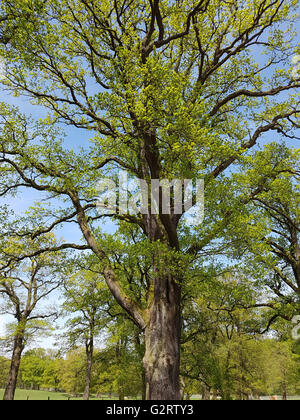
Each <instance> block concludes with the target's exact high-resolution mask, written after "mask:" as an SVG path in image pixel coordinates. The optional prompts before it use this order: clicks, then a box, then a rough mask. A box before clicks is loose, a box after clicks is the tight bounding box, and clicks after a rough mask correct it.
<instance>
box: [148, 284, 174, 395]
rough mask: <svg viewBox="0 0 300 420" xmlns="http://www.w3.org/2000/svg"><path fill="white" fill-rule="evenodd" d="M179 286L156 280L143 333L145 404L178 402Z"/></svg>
mask: <svg viewBox="0 0 300 420" xmlns="http://www.w3.org/2000/svg"><path fill="white" fill-rule="evenodd" d="M180 297H181V291H180V286H179V285H178V284H177V283H176V282H175V281H174V279H172V278H171V279H170V278H167V279H157V281H155V284H154V296H153V303H152V305H151V307H150V308H149V310H148V323H147V326H146V329H145V345H146V349H145V355H144V359H143V361H144V368H145V375H146V384H147V386H146V399H147V400H180V381H179V363H180V351H179V347H180Z"/></svg>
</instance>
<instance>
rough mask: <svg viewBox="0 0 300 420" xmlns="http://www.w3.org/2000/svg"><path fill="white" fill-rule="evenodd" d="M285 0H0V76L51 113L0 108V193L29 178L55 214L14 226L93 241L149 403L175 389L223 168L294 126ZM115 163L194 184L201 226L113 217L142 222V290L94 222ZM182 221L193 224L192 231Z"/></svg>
mask: <svg viewBox="0 0 300 420" xmlns="http://www.w3.org/2000/svg"><path fill="white" fill-rule="evenodd" d="M296 4H297V2H296V1H293V0H288V1H285V0H281V1H280V0H276V1H275V0H274V1H272V0H256V1H247V0H234V1H233V0H229V1H219V0H201V1H194V0H193V1H186V0H182V1H181V0H178V1H176V2H173V1H169V0H166V1H160V0H147V1H144V0H128V1H127V0H122V1H119V0H114V1H110V0H107V1H97V0H94V1H86V0H59V1H58V0H46V1H42V0H35V1H29V0H26V1H24V0H22V1H21V0H16V1H15V2H14V3H11V2H10V1H5V0H4V1H3V2H2V3H1V15H2V18H1V22H0V23H1V34H2V46H1V54H2V55H3V56H4V57H5V60H6V67H7V69H6V70H7V72H6V78H5V80H4V86H5V87H6V88H7V89H9V90H10V91H12V92H14V93H15V94H17V95H18V94H20V95H26V96H28V97H29V98H30V99H31V100H32V102H33V103H34V104H36V105H38V106H39V107H44V108H45V109H48V110H49V114H48V116H47V117H46V118H45V119H44V120H43V121H42V122H41V121H40V122H39V123H38V124H35V125H33V126H31V127H30V126H29V124H28V122H27V119H26V118H25V117H24V116H22V115H20V114H18V113H17V111H16V110H15V109H13V110H10V109H8V108H7V107H6V106H4V105H3V106H2V107H1V145H0V154H1V156H0V164H1V173H2V175H3V179H4V181H3V182H2V185H1V194H2V195H5V194H7V193H9V192H12V191H15V189H16V188H34V189H35V190H38V191H40V192H41V193H43V192H45V193H48V194H50V195H51V197H52V198H54V199H55V200H56V201H53V203H54V204H55V206H56V208H55V212H53V210H52V211H51V210H50V209H48V210H47V209H45V206H43V208H40V209H39V211H38V210H36V211H35V214H34V217H35V221H34V223H31V225H30V222H28V223H27V224H26V225H24V228H23V231H22V233H23V234H26V233H28V234H30V235H33V236H38V235H40V234H42V233H43V232H46V231H51V230H52V229H55V228H56V227H57V226H58V225H60V224H63V223H67V222H75V223H77V224H78V225H79V227H80V229H81V232H82V235H83V237H84V240H85V242H84V243H80V244H79V243H77V244H76V243H65V244H63V245H60V246H58V247H55V248H54V250H58V249H61V248H67V247H71V248H77V249H79V250H82V249H90V250H92V251H93V252H94V253H95V255H96V256H97V257H98V258H99V261H100V263H101V266H102V272H103V276H104V278H105V280H106V283H107V286H108V288H109V289H110V291H111V293H112V294H113V296H114V297H115V299H116V300H117V302H118V303H119V304H120V305H121V307H122V308H123V309H124V310H125V311H127V313H128V314H129V315H130V316H131V317H132V319H133V320H134V321H135V323H136V324H137V325H138V326H139V327H140V328H141V329H142V330H143V331H144V332H145V347H146V350H145V355H144V367H145V372H146V381H147V398H148V399H179V397H180V390H179V388H180V387H179V359H180V354H179V353H180V352H179V342H180V316H181V309H180V307H181V290H182V284H183V282H184V281H185V275H186V273H187V272H188V270H189V267H190V266H191V264H193V261H194V258H196V257H197V255H198V254H199V253H201V252H204V251H205V247H207V246H208V245H210V246H212V244H213V243H214V240H216V238H218V237H219V236H220V235H221V234H222V229H223V227H224V226H226V223H227V222H228V217H230V214H231V212H232V211H234V208H232V209H230V207H232V206H233V204H232V203H231V202H230V201H229V200H228V199H226V192H227V187H228V185H230V170H229V169H231V168H234V167H235V163H238V161H239V159H240V157H241V156H243V155H247V154H249V153H251V149H252V148H253V147H255V146H256V144H257V143H258V141H259V140H260V139H261V138H263V137H264V135H266V134H267V133H269V132H271V133H277V131H280V133H281V134H282V135H291V134H290V130H291V129H292V128H293V127H294V126H295V124H296V122H295V118H296V115H297V112H298V109H297V100H296V98H295V95H294V93H295V88H298V87H299V83H298V82H297V80H295V77H293V76H292V74H291V72H292V70H291V68H289V67H290V66H289V63H290V60H291V58H292V56H293V55H294V54H295V53H296V52H297V48H296V43H295V40H294V30H293V27H292V22H293V20H294V17H293V13H294V9H295V7H296ZM61 124H67V125H68V126H72V127H75V128H77V129H84V130H86V131H87V132H88V133H89V134H90V138H91V140H92V142H93V143H92V144H93V145H92V146H91V147H90V148H88V147H87V145H86V143H85V144H84V140H83V144H82V146H85V150H82V151H81V152H78V153H75V152H74V151H73V150H68V149H66V148H63V146H62V144H61V143H60V142H59V140H58V137H57V136H58V135H57V133H56V131H57V130H56V128H55V126H61ZM117 168H122V169H124V170H126V171H128V172H129V174H130V176H131V177H135V178H136V177H137V178H139V179H143V180H144V181H146V182H147V184H148V185H150V184H151V179H160V180H162V179H166V178H167V179H184V178H190V179H192V178H193V179H194V178H203V179H204V180H205V192H206V197H207V205H206V216H205V219H204V223H203V224H202V225H201V226H194V227H193V228H192V229H191V227H190V226H187V225H185V223H184V220H185V219H184V216H183V215H178V214H175V212H174V211H173V212H172V214H163V212H159V214H151V212H150V211H149V212H148V214H143V215H138V216H135V215H126V214H117V215H114V216H111V217H114V218H115V220H121V221H122V222H123V221H125V222H128V223H133V224H135V225H136V226H137V227H138V228H139V229H140V231H141V232H140V234H141V236H142V239H141V240H142V241H143V245H144V247H140V248H138V249H139V252H140V257H141V258H143V253H144V252H145V251H144V249H147V250H148V253H147V255H146V258H148V260H147V261H149V262H150V265H151V270H150V275H147V276H143V275H142V273H141V276H140V290H142V293H140V292H139V293H136V294H135V293H134V292H133V291H132V289H131V288H130V287H129V286H130V284H129V286H128V282H127V283H126V281H125V279H124V278H123V277H122V276H121V277H122V278H121V277H119V275H118V274H119V273H118V271H117V270H115V269H114V267H113V264H112V262H111V258H110V256H111V255H110V254H109V253H108V252H105V250H104V249H103V247H102V246H101V234H100V233H99V231H98V230H97V225H98V222H99V220H100V221H101V216H100V215H99V213H97V212H96V204H95V199H96V195H97V194H96V183H97V181H98V180H99V179H100V178H102V177H103V176H104V175H107V174H111V175H112V174H114V173H115V170H116V169H117ZM51 197H50V198H51ZM58 197H60V199H61V200H62V201H63V205H62V206H61V207H60V208H58V206H57V198H58ZM251 198H253V197H251ZM243 201H247V198H245V197H244V198H243ZM235 203H236V201H235ZM223 207H224V208H225V207H226V209H225V211H223ZM38 214H39V216H38ZM43 216H44V217H43ZM45 217H47V221H48V222H45ZM50 218H51V219H52V220H51V221H49V219H50ZM186 230H190V231H191V232H190V233H192V236H191V235H189V236H188V238H189V241H187V240H186V237H185V232H186ZM42 251H43V250H40V251H39V252H42ZM111 254H112V255H113V250H111ZM137 269H138V265H137ZM133 290H135V289H133Z"/></svg>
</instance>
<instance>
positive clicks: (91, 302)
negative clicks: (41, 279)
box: [63, 271, 111, 400]
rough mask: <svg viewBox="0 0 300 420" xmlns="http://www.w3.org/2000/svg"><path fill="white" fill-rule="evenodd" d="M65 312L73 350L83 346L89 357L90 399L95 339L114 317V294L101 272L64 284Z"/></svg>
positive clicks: (86, 396) (87, 386) (85, 395)
mask: <svg viewBox="0 0 300 420" xmlns="http://www.w3.org/2000/svg"><path fill="white" fill-rule="evenodd" d="M64 299H65V301H64V303H63V311H64V314H65V316H68V320H67V323H66V328H67V332H66V333H64V335H65V334H67V336H68V341H69V343H70V346H71V348H76V347H78V346H79V347H80V345H82V344H83V346H84V348H85V353H86V375H85V388H84V393H83V398H84V399H85V400H88V399H89V394H90V383H91V373H92V366H93V358H94V347H95V339H96V338H97V337H98V336H99V334H100V332H101V331H103V330H104V329H105V327H107V326H108V324H109V322H110V320H111V317H110V316H109V315H108V314H107V312H106V310H107V309H109V307H110V304H111V303H110V301H111V294H110V293H109V291H108V290H107V287H105V283H104V281H103V279H101V276H100V275H99V274H98V273H97V272H92V271H81V272H80V271H79V272H76V274H74V275H73V276H72V277H71V278H70V279H68V280H67V281H66V282H65V283H64Z"/></svg>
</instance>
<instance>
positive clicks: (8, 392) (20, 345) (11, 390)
mask: <svg viewBox="0 0 300 420" xmlns="http://www.w3.org/2000/svg"><path fill="white" fill-rule="evenodd" d="M23 350H24V338H23V335H22V334H17V335H16V336H15V339H14V348H13V354H12V359H11V365H10V370H9V375H8V382H7V386H6V389H5V392H4V396H3V400H9V401H11V400H13V399H14V396H15V391H16V386H17V380H18V373H19V368H20V362H21V356H22V351H23Z"/></svg>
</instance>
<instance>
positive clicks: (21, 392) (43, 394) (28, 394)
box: [0, 389, 106, 400]
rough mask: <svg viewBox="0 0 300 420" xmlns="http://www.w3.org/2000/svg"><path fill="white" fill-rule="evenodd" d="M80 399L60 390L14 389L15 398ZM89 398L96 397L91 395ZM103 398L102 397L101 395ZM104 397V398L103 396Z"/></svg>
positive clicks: (0, 390)
mask: <svg viewBox="0 0 300 420" xmlns="http://www.w3.org/2000/svg"><path fill="white" fill-rule="evenodd" d="M3 393H4V390H3V389H0V400H2V398H3ZM48 398H50V400H68V398H70V400H81V399H82V398H75V397H69V395H68V394H65V393H61V392H51V391H31V390H26V389H16V393H15V400H27V399H29V400H48ZM90 399H91V400H93V399H98V398H95V397H91V398H90ZM103 399H104V397H103ZM105 399H106V398H105Z"/></svg>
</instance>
